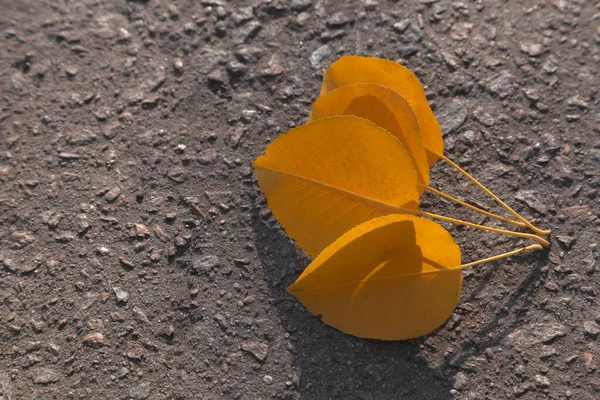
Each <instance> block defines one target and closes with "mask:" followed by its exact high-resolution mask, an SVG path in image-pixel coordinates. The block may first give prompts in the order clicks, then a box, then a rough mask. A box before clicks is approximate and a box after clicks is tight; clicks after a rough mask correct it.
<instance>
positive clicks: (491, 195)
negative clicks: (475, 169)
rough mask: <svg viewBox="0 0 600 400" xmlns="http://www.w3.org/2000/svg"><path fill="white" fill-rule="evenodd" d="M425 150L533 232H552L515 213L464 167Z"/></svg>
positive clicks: (539, 233) (542, 233)
mask: <svg viewBox="0 0 600 400" xmlns="http://www.w3.org/2000/svg"><path fill="white" fill-rule="evenodd" d="M427 151H429V152H430V153H431V154H433V155H434V156H436V157H439V158H441V159H442V160H444V161H445V162H446V163H448V164H449V165H451V166H452V167H453V168H454V169H456V170H457V171H458V172H460V173H461V174H463V175H464V176H465V177H466V178H467V179H469V180H470V181H471V182H473V183H474V184H475V185H476V186H477V187H479V188H480V189H481V190H483V191H484V192H485V193H486V194H487V195H488V196H490V197H491V198H492V199H494V200H495V201H496V203H498V204H500V205H501V206H502V207H503V208H504V209H505V210H506V211H508V212H509V213H511V214H512V215H513V216H514V217H515V218H517V219H518V220H520V221H521V222H523V223H524V224H525V225H527V227H528V228H529V229H531V230H532V231H533V232H535V233H536V234H538V235H542V236H548V235H549V234H550V233H551V232H552V231H550V230H543V229H539V228H536V227H535V226H533V225H532V224H531V222H529V221H527V220H526V219H525V218H523V217H522V216H521V215H519V213H517V212H516V211H515V210H513V209H512V208H511V207H510V206H509V205H508V204H506V203H504V202H503V201H502V200H500V198H499V197H498V196H496V195H495V194H494V193H492V192H491V191H490V190H489V189H488V188H486V187H485V186H483V185H482V184H481V183H479V181H477V179H475V178H473V177H472V176H471V175H469V173H468V172H467V171H465V170H464V169H462V168H461V167H459V166H458V165H457V164H455V163H454V162H453V161H452V160H450V159H449V158H448V157H446V156H445V155H443V154H437V153H435V152H433V151H431V150H429V149H427Z"/></svg>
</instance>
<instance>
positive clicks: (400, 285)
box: [288, 215, 462, 340]
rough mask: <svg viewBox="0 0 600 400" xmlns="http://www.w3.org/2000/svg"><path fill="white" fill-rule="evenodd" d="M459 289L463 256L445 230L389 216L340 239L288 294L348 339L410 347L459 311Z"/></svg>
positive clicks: (425, 222) (421, 221) (405, 217)
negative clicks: (393, 342) (402, 343)
mask: <svg viewBox="0 0 600 400" xmlns="http://www.w3.org/2000/svg"><path fill="white" fill-rule="evenodd" d="M461 286H462V274H461V271H460V249H459V247H458V246H457V245H456V243H454V240H453V239H452V237H451V236H450V234H449V233H448V232H447V231H446V230H445V229H444V228H442V227H441V226H440V225H438V224H436V223H435V222H432V221H429V220H425V219H422V218H419V217H414V216H410V215H388V216H384V217H380V218H376V219H373V220H371V221H368V222H365V223H364V224H362V225H359V226H357V227H356V228H354V229H352V230H350V231H349V232H347V233H346V234H344V235H343V236H342V237H340V238H339V239H338V240H336V241H335V242H334V243H333V244H332V245H331V246H329V247H327V248H326V249H325V250H324V251H323V252H322V253H321V254H320V255H319V256H318V257H317V258H316V259H315V260H314V261H313V262H312V263H311V264H310V265H309V266H308V268H307V269H306V270H305V271H304V272H303V273H302V275H300V277H299V278H298V280H297V281H296V283H294V284H293V285H292V286H290V287H289V288H288V292H289V293H291V294H293V295H294V296H296V297H297V298H298V300H300V302H302V304H303V305H304V306H305V307H306V308H307V309H308V311H310V312H311V313H312V314H314V315H321V317H322V321H323V322H325V323H326V324H328V325H331V326H333V327H334V328H337V329H339V330H341V331H343V332H345V333H348V334H351V335H354V336H358V337H361V338H372V339H382V340H404V339H410V338H415V337H419V336H422V335H426V334H428V333H430V332H432V331H434V330H435V329H437V328H438V327H439V326H441V325H442V324H443V323H444V322H445V321H446V320H447V319H448V318H449V317H450V316H451V315H452V312H453V311H454V309H455V307H456V305H457V304H458V300H459V298H460V291H461Z"/></svg>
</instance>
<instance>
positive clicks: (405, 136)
mask: <svg viewBox="0 0 600 400" xmlns="http://www.w3.org/2000/svg"><path fill="white" fill-rule="evenodd" d="M333 115H355V116H357V117H361V118H364V119H368V120H369V121H371V122H373V123H374V124H375V125H377V126H380V127H381V128H383V129H385V130H387V131H388V132H390V133H391V134H392V135H394V136H395V137H396V138H397V139H398V140H400V143H402V146H404V149H405V150H406V152H407V153H408V155H409V157H410V158H411V160H412V161H413V164H414V166H415V169H416V171H417V179H418V181H419V183H421V184H422V185H423V186H420V187H419V193H420V194H422V193H423V192H424V191H425V188H426V187H427V186H429V165H428V164H427V156H426V155H425V148H424V147H423V140H422V139H421V134H420V133H419V123H418V121H417V117H416V115H415V112H414V111H413V109H412V107H411V106H410V104H408V101H407V100H406V99H405V98H404V97H402V96H401V95H400V94H399V93H398V92H396V91H395V90H392V89H390V88H387V87H385V86H381V85H378V84H374V83H359V84H353V85H347V86H342V87H339V88H337V89H335V90H332V91H331V92H328V93H327V94H325V95H323V96H321V97H319V99H318V100H317V101H316V103H315V104H314V106H313V109H312V111H311V114H310V118H309V121H314V120H317V119H321V118H325V117H330V116H333Z"/></svg>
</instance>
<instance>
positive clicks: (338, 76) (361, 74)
mask: <svg viewBox="0 0 600 400" xmlns="http://www.w3.org/2000/svg"><path fill="white" fill-rule="evenodd" d="M354 83H377V84H380V85H382V86H387V87H389V88H391V89H393V90H395V91H397V92H398V93H400V94H401V95H402V96H404V97H405V98H406V100H408V102H409V104H410V105H411V107H412V108H413V109H414V110H415V113H416V114H417V119H418V120H419V125H420V128H421V137H422V138H423V144H424V145H425V148H426V149H429V150H431V151H432V152H434V153H436V154H444V141H443V140H442V131H441V129H440V125H439V124H438V122H437V119H436V118H435V115H433V112H432V111H431V108H430V107H429V103H428V102H427V98H426V97H425V91H424V90H423V85H421V82H419V79H418V78H417V77H416V76H415V74H413V73H412V72H411V71H410V70H409V69H408V68H406V67H403V66H402V65H400V64H397V63H395V62H392V61H388V60H383V59H381V58H371V57H360V56H344V57H341V58H340V59H338V60H337V61H336V62H334V63H333V64H332V65H331V67H329V69H328V70H327V71H325V73H324V74H323V85H322V86H321V95H324V94H325V93H328V92H330V91H332V90H333V89H335V88H337V87H340V86H346V85H351V84H354ZM427 157H428V161H429V165H430V166H432V165H433V164H435V163H436V161H437V160H438V158H437V157H435V156H433V155H432V154H428V155H427Z"/></svg>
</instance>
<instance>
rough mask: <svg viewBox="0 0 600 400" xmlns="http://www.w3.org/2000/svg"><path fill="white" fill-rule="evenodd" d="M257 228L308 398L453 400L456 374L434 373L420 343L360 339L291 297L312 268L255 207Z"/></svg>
mask: <svg viewBox="0 0 600 400" xmlns="http://www.w3.org/2000/svg"><path fill="white" fill-rule="evenodd" d="M252 227H253V230H254V234H255V244H256V249H257V252H258V256H259V258H260V261H261V268H262V270H263V272H264V274H265V277H266V279H268V284H269V288H270V291H271V299H272V300H271V301H272V302H273V304H274V305H275V307H276V308H277V310H278V313H279V317H280V320H281V323H282V325H283V327H284V329H285V330H286V332H288V333H289V334H290V338H291V341H292V343H293V345H294V347H295V349H294V350H293V354H294V368H295V373H294V378H293V380H294V382H295V383H296V384H297V385H298V387H299V391H300V393H301V396H302V398H303V399H311V400H319V399H330V398H344V399H377V400H379V399H403V400H432V399H435V400H444V399H450V398H451V395H450V389H451V388H452V386H453V383H454V376H453V375H446V374H448V372H449V371H444V370H443V369H441V368H431V367H429V366H428V364H427V360H426V359H425V357H424V355H422V354H421V351H420V349H419V343H420V341H418V340H411V341H404V342H384V341H377V340H364V339H358V338H355V337H353V336H350V335H346V334H344V333H342V332H340V331H338V330H336V329H333V328H331V327H329V326H327V325H325V324H324V323H322V322H321V321H319V319H318V318H316V317H314V316H313V315H312V314H310V313H309V312H308V311H306V310H305V309H304V308H303V307H302V305H301V304H300V303H299V302H298V301H297V300H296V299H295V298H294V297H293V296H291V295H289V294H288V293H287V292H286V288H287V287H288V286H289V285H291V284H292V283H293V282H294V281H295V279H296V278H297V277H298V276H299V275H300V273H301V272H302V270H304V268H305V267H306V266H307V265H308V264H309V263H310V258H308V256H306V255H305V254H304V253H303V252H302V251H301V250H299V249H298V248H297V246H296V245H295V244H294V243H293V242H292V241H291V240H290V239H289V238H288V237H287V236H286V235H285V233H284V232H282V230H281V229H280V228H279V227H278V226H277V224H276V223H275V222H274V218H273V217H270V218H268V219H266V220H265V219H263V218H261V216H260V215H259V208H258V205H257V204H254V212H253V217H252Z"/></svg>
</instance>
